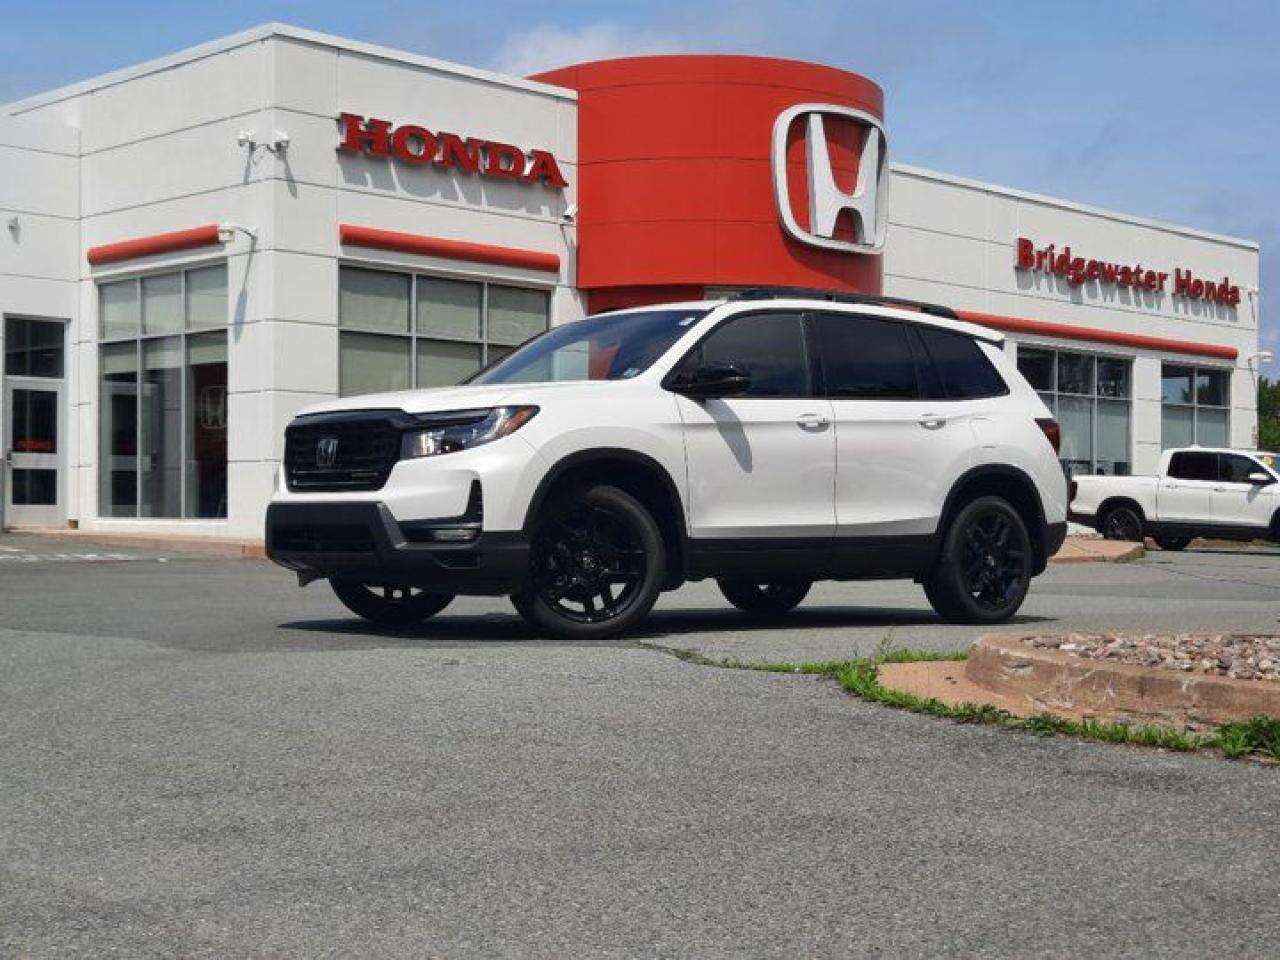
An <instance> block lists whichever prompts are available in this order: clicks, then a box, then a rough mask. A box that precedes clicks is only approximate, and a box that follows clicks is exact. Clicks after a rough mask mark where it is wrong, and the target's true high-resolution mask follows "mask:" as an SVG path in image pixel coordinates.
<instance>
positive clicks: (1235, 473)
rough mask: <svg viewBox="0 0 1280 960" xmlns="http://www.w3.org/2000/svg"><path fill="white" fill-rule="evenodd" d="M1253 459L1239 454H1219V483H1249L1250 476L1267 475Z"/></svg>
mask: <svg viewBox="0 0 1280 960" xmlns="http://www.w3.org/2000/svg"><path fill="white" fill-rule="evenodd" d="M1265 472H1266V471H1264V470H1263V469H1262V467H1260V466H1259V465H1258V463H1257V462H1256V461H1255V460H1253V459H1252V458H1251V457H1242V456H1240V455H1239V454H1237V453H1221V454H1218V481H1219V482H1220V483H1249V474H1251V473H1265Z"/></svg>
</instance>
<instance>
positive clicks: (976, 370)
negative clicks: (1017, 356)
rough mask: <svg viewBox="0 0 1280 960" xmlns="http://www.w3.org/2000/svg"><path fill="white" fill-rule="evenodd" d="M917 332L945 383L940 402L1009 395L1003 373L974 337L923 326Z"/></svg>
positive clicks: (939, 376)
mask: <svg viewBox="0 0 1280 960" xmlns="http://www.w3.org/2000/svg"><path fill="white" fill-rule="evenodd" d="M916 330H917V332H918V333H919V334H920V339H921V340H922V341H923V342H924V346H925V350H926V352H927V353H928V355H929V357H930V358H932V360H933V366H934V369H935V370H937V373H938V379H939V381H941V388H942V393H941V394H940V396H939V397H938V398H937V399H943V398H945V399H948V400H975V399H978V398H981V397H1000V396H1004V395H1005V394H1007V393H1008V392H1009V387H1008V385H1007V384H1006V383H1005V382H1004V379H1003V378H1002V377H1001V376H1000V373H999V371H997V370H996V368H995V365H994V364H993V363H992V362H991V361H990V360H989V359H987V355H986V354H984V353H983V352H982V348H981V347H979V346H978V342H977V341H976V340H974V339H973V337H969V336H965V335H964V334H962V333H951V332H949V331H947V330H940V329H938V328H936V327H927V326H923V325H920V326H917V328H916Z"/></svg>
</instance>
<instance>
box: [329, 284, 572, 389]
mask: <svg viewBox="0 0 1280 960" xmlns="http://www.w3.org/2000/svg"><path fill="white" fill-rule="evenodd" d="M339 287H340V289H339V304H338V307H339V317H338V324H339V326H341V327H343V328H345V329H344V330H343V331H342V332H341V333H340V334H339V348H338V349H339V370H340V373H339V388H340V390H341V392H342V395H343V396H352V395H354V394H358V393H373V392H378V391H384V390H406V389H411V388H413V387H441V386H451V385H453V384H455V383H458V382H460V381H461V380H464V379H466V378H468V377H470V376H471V375H472V374H474V373H475V372H476V371H477V370H479V369H480V368H482V367H483V366H484V365H485V364H486V363H492V362H494V361H496V360H498V359H500V358H501V357H504V356H505V355H506V354H507V353H509V352H510V345H511V344H516V343H520V342H523V341H524V340H527V339H528V338H530V337H532V336H535V335H537V334H539V333H542V332H543V331H545V330H546V329H547V326H548V324H549V321H550V316H549V313H548V306H549V303H550V298H549V295H548V294H547V292H546V291H544V290H526V289H522V288H519V287H507V286H499V285H497V284H486V283H481V282H475V281H469V280H450V279H445V278H442V277H428V276H422V275H413V274H408V273H395V272H392V271H389V270H367V269H364V268H362V267H342V268H341V269H340V270H339ZM410 317H412V318H413V322H412V325H411V324H410V322H409V318H410ZM357 330H360V331H367V332H360V333H357V332H355V331H357ZM379 338H381V339H379Z"/></svg>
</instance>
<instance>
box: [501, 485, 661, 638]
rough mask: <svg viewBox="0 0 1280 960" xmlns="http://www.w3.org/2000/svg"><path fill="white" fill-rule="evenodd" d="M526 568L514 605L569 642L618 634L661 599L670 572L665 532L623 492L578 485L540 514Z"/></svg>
mask: <svg viewBox="0 0 1280 960" xmlns="http://www.w3.org/2000/svg"><path fill="white" fill-rule="evenodd" d="M529 573H530V577H529V585H528V587H527V588H526V589H525V590H523V591H522V592H520V593H519V594H516V595H515V596H513V597H512V598H511V602H512V604H513V605H514V606H515V608H516V611H517V612H518V613H519V614H520V615H521V616H522V617H524V618H525V619H526V620H527V621H529V623H530V624H532V625H533V626H534V627H536V628H538V629H539V630H544V631H546V632H547V633H550V634H552V635H553V636H557V637H562V638H564V639H567V640H596V639H601V638H604V637H611V636H616V635H617V634H619V633H622V632H624V631H625V630H627V629H629V628H630V627H632V626H634V625H635V624H636V623H637V622H638V621H640V620H641V619H643V618H644V617H645V615H647V614H648V612H649V610H650V609H651V608H652V607H653V604H654V601H656V600H657V599H658V594H659V592H660V591H661V589H662V583H663V580H664V579H665V577H666V554H665V551H664V549H663V542H662V533H661V531H660V530H659V529H658V524H657V523H656V522H655V521H654V519H653V517H652V515H650V513H649V511H648V510H646V509H645V508H644V505H643V504H641V503H640V501H638V500H637V499H636V498H635V497H633V496H631V494H629V493H627V492H626V491H624V490H619V489H618V488H617V487H610V486H604V485H601V486H595V487H586V488H579V489H577V490H575V491H572V492H571V493H570V494H568V495H566V496H561V497H557V498H556V499H555V500H554V501H553V502H551V503H550V504H548V505H547V507H546V508H544V510H543V511H542V513H541V515H540V516H539V517H538V519H537V521H536V524H535V529H534V532H533V537H532V541H531V544H530V570H529Z"/></svg>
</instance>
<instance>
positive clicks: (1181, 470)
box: [1169, 451, 1218, 483]
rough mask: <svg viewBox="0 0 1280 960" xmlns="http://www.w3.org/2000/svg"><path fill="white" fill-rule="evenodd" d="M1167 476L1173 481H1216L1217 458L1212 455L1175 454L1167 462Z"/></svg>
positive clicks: (1188, 452) (1191, 452)
mask: <svg viewBox="0 0 1280 960" xmlns="http://www.w3.org/2000/svg"><path fill="white" fill-rule="evenodd" d="M1169 476H1170V477H1172V478H1173V479H1174V480H1206V481H1211V482H1213V483H1216V482H1217V480H1218V457H1217V454H1213V453H1195V452H1193V451H1186V452H1185V453H1175V454H1174V455H1173V457H1172V459H1170V461H1169Z"/></svg>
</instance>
